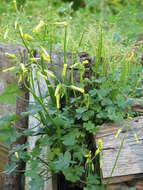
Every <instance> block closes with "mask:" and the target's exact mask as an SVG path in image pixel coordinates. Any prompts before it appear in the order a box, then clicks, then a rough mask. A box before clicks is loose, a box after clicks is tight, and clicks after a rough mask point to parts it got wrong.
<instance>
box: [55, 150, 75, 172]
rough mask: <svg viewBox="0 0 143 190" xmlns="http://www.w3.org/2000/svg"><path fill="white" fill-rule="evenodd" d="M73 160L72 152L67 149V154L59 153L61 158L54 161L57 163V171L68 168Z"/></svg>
mask: <svg viewBox="0 0 143 190" xmlns="http://www.w3.org/2000/svg"><path fill="white" fill-rule="evenodd" d="M70 163H72V162H71V154H70V152H69V151H66V152H65V154H63V153H61V154H60V155H59V158H58V160H57V161H55V162H54V164H55V169H56V170H57V171H60V170H63V169H66V168H68V167H69V165H70Z"/></svg>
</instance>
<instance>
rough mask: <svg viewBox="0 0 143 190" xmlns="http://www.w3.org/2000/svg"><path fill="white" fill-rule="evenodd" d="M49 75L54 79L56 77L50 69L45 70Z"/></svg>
mask: <svg viewBox="0 0 143 190" xmlns="http://www.w3.org/2000/svg"><path fill="white" fill-rule="evenodd" d="M44 71H45V73H46V74H47V76H50V77H51V78H52V79H56V76H55V75H54V74H53V73H52V72H51V71H49V70H44Z"/></svg>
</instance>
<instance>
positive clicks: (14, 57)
mask: <svg viewBox="0 0 143 190" xmlns="http://www.w3.org/2000/svg"><path fill="white" fill-rule="evenodd" d="M5 55H6V56H7V57H9V58H10V59H12V60H16V59H17V58H16V56H15V55H14V54H12V53H5Z"/></svg>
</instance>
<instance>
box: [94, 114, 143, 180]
mask: <svg viewBox="0 0 143 190" xmlns="http://www.w3.org/2000/svg"><path fill="white" fill-rule="evenodd" d="M127 124H128V125H129V126H131V128H132V129H133V130H134V131H135V133H136V134H137V137H138V140H139V144H137V143H136V140H135V138H134V134H133V131H132V130H131V128H129V130H128V132H127V136H126V139H125V142H124V145H123V148H122V150H121V153H120V157H119V160H118V162H117V165H116V168H115V170H114V172H113V175H112V177H121V176H124V177H125V176H130V177H131V178H132V177H133V175H137V174H142V173H143V151H142V150H143V116H140V117H136V118H134V119H133V120H131V121H127V120H126V121H125V122H124V123H123V124H104V125H103V126H102V127H101V130H100V132H99V134H98V135H97V136H96V137H95V141H96V144H97V143H98V140H99V138H102V140H103V155H104V156H103V168H102V171H103V178H104V179H107V178H109V177H110V174H111V170H112V168H113V165H114V163H115V159H116V157H117V154H118V151H119V148H120V145H121V141H122V138H123V135H124V134H125V128H126V126H127ZM119 128H122V132H121V134H120V135H119V137H118V138H117V139H116V138H115V135H116V133H117V131H118V129H119ZM124 177H122V180H125V181H126V180H129V179H128V177H127V178H124ZM105 181H106V180H105ZM119 181H120V179H119V178H118V179H117V178H116V180H115V182H119Z"/></svg>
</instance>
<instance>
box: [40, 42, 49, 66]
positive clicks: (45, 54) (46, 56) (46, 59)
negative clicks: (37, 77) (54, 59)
mask: <svg viewBox="0 0 143 190" xmlns="http://www.w3.org/2000/svg"><path fill="white" fill-rule="evenodd" d="M41 50H42V57H43V59H44V60H45V61H47V62H48V63H49V62H50V55H49V54H48V52H47V51H46V49H45V48H43V47H42V46H41Z"/></svg>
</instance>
